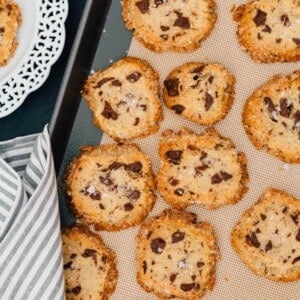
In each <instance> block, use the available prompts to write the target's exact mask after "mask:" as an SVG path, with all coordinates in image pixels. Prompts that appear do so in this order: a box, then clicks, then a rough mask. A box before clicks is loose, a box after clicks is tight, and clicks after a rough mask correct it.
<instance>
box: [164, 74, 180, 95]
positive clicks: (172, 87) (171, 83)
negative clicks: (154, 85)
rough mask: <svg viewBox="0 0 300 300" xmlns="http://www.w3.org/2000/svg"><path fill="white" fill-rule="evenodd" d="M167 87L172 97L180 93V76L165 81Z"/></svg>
mask: <svg viewBox="0 0 300 300" xmlns="http://www.w3.org/2000/svg"><path fill="white" fill-rule="evenodd" d="M164 85H165V88H166V90H167V93H168V95H169V96H170V97H176V96H178V95H179V91H178V86H179V78H171V79H167V80H165V81H164Z"/></svg>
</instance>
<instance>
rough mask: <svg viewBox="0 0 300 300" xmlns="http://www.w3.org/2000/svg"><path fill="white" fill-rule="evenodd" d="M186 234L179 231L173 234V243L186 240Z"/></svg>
mask: <svg viewBox="0 0 300 300" xmlns="http://www.w3.org/2000/svg"><path fill="white" fill-rule="evenodd" d="M184 236H185V232H182V231H179V230H177V231H176V232H174V233H172V243H178V242H180V241H182V240H183V239H184Z"/></svg>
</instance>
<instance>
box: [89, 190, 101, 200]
mask: <svg viewBox="0 0 300 300" xmlns="http://www.w3.org/2000/svg"><path fill="white" fill-rule="evenodd" d="M89 196H90V198H91V199H92V200H98V201H99V200H101V194H100V192H98V191H96V192H95V193H93V194H90V195H89Z"/></svg>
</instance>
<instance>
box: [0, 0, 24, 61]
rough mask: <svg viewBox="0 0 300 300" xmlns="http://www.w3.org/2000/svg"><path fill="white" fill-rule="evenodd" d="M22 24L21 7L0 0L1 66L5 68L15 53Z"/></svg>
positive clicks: (8, 0)
mask: <svg viewBox="0 0 300 300" xmlns="http://www.w3.org/2000/svg"><path fill="white" fill-rule="evenodd" d="M21 23H22V16H21V11H20V8H19V6H18V5H17V4H16V3H14V2H13V1H11V0H0V66H5V65H6V64H7V63H8V61H9V59H10V58H11V57H12V56H13V55H14V53H15V50H16V48H17V46H18V42H17V32H18V29H19V26H20V25H21Z"/></svg>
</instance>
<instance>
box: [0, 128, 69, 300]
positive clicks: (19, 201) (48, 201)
mask: <svg viewBox="0 0 300 300" xmlns="http://www.w3.org/2000/svg"><path fill="white" fill-rule="evenodd" d="M57 197H58V196H57V187H56V176H55V171H54V165H53V160H52V154H51V145H50V138H49V134H48V128H47V127H45V129H44V131H43V133H41V134H38V135H31V136H26V137H21V138H16V139H13V140H10V141H6V142H0V299H1V300H6V299H7V300H11V299H17V300H18V299H20V300H21V299H22V300H23V299H30V300H31V299H39V300H40V299H51V300H53V299H64V298H65V296H64V280H63V265H62V250H61V239H60V222H59V209H58V199H57Z"/></svg>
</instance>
